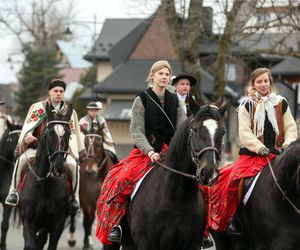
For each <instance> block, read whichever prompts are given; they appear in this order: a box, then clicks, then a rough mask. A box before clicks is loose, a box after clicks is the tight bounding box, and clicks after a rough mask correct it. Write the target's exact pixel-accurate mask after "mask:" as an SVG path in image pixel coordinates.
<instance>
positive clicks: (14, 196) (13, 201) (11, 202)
mask: <svg viewBox="0 0 300 250" xmlns="http://www.w3.org/2000/svg"><path fill="white" fill-rule="evenodd" d="M18 203H19V194H18V192H11V193H10V194H8V195H7V197H6V199H5V204H6V205H8V206H12V207H15V206H17V205H18Z"/></svg>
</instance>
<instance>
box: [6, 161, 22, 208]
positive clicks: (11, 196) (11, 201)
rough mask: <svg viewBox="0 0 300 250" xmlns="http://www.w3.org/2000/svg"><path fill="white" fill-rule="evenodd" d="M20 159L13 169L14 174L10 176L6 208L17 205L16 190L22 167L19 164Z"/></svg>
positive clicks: (17, 195) (17, 196)
mask: <svg viewBox="0 0 300 250" xmlns="http://www.w3.org/2000/svg"><path fill="white" fill-rule="evenodd" d="M21 157H22V156H21ZM21 157H20V158H19V159H18V160H17V162H16V163H15V167H14V172H13V175H12V180H11V183H10V188H9V192H8V195H7V197H6V199H5V204H6V205H8V206H12V207H14V206H16V205H18V203H19V194H18V192H17V188H16V187H18V186H19V183H20V180H21V173H22V166H21V164H19V162H20V161H21Z"/></svg>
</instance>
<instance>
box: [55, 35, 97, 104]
mask: <svg viewBox="0 0 300 250" xmlns="http://www.w3.org/2000/svg"><path fill="white" fill-rule="evenodd" d="M56 58H57V59H58V61H59V62H60V64H58V65H57V67H58V68H59V75H62V76H63V77H62V79H63V80H64V81H65V82H66V83H67V88H66V93H65V99H66V100H67V101H71V99H72V97H73V95H74V94H75V92H76V91H77V90H78V89H80V88H82V87H83V86H82V85H81V84H79V83H80V79H81V77H83V76H84V75H85V74H86V73H87V72H88V71H89V69H90V68H91V67H92V64H91V63H90V62H88V61H87V60H85V59H84V58H83V53H82V51H81V50H80V49H79V48H77V47H75V46H74V45H73V44H72V43H71V42H67V41H62V40H57V41H56Z"/></svg>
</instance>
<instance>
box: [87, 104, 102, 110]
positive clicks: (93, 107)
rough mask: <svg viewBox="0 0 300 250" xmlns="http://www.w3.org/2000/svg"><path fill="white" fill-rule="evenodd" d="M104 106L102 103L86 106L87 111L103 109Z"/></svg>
mask: <svg viewBox="0 0 300 250" xmlns="http://www.w3.org/2000/svg"><path fill="white" fill-rule="evenodd" d="M102 107H103V105H102V103H101V102H89V103H88V105H86V109H102Z"/></svg>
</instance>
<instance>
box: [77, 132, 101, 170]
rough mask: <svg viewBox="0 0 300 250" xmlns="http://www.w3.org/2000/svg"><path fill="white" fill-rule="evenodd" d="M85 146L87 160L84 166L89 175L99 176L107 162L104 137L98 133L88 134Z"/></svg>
mask: <svg viewBox="0 0 300 250" xmlns="http://www.w3.org/2000/svg"><path fill="white" fill-rule="evenodd" d="M84 144H85V148H86V152H87V159H86V161H85V164H83V165H82V166H83V167H84V170H85V172H86V173H87V174H88V175H97V173H98V172H99V171H100V170H101V169H102V167H103V166H104V165H105V162H106V161H107V159H106V154H105V151H104V148H103V139H102V136H101V135H99V134H98V133H86V134H85V139H84Z"/></svg>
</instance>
